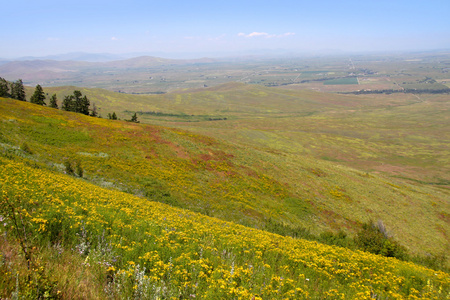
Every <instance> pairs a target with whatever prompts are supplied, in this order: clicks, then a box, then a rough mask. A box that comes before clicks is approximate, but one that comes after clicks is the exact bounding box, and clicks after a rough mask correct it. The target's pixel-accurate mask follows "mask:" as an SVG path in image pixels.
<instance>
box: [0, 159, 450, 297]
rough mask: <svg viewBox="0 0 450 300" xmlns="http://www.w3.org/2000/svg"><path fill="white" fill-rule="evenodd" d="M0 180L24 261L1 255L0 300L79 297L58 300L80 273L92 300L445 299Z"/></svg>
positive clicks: (399, 273) (311, 249) (409, 272)
mask: <svg viewBox="0 0 450 300" xmlns="http://www.w3.org/2000/svg"><path fill="white" fill-rule="evenodd" d="M0 180H1V181H0V182H1V197H2V212H1V213H2V226H1V232H2V237H1V238H2V241H5V240H7V239H14V238H16V239H17V240H19V241H21V243H24V245H23V246H22V247H25V249H23V251H20V250H18V249H17V250H16V251H17V252H18V253H17V256H22V255H23V253H22V252H27V253H28V255H29V262H30V263H31V267H30V268H29V269H27V268H24V267H23V266H22V268H20V264H15V265H14V264H9V263H8V259H7V257H5V256H4V255H5V254H4V253H3V252H2V257H1V265H0V269H1V272H2V274H3V275H2V281H1V283H0V287H1V290H0V291H1V294H2V297H8V295H11V294H12V293H14V292H17V295H18V296H25V295H26V296H30V297H32V298H33V297H37V296H42V295H44V293H46V294H45V295H48V296H52V297H58V296H61V297H62V298H65V297H83V296H87V295H86V294H85V295H83V294H80V295H77V294H75V295H71V294H65V293H69V291H72V292H73V289H74V288H75V287H73V286H70V285H71V284H72V285H74V284H76V283H77V282H80V281H82V280H83V278H82V277H83V276H85V274H91V275H89V276H92V277H93V280H94V282H90V284H91V285H93V286H95V287H96V289H97V294H96V295H95V296H96V297H99V298H102V297H110V298H112V299H115V298H116V299H123V298H127V297H129V298H134V299H180V298H182V299H189V298H195V297H197V298H201V299H204V298H206V299H252V298H253V297H254V298H255V299H256V298H262V299H310V298H311V299H317V298H320V299H373V298H377V299H386V298H388V299H418V298H427V299H448V297H449V295H450V294H449V292H450V290H449V289H450V276H449V274H446V273H444V272H440V271H433V270H430V269H426V268H424V267H419V266H417V265H414V264H412V263H406V262H401V261H398V260H396V259H391V258H383V257H379V256H376V255H373V254H368V253H364V252H359V251H350V250H348V249H344V248H339V247H331V246H326V245H322V244H319V243H316V242H309V241H305V240H301V239H293V238H289V237H282V236H279V235H275V234H271V233H268V232H264V231H261V230H256V229H251V228H248V227H244V226H241V225H237V224H234V223H230V222H226V221H221V220H219V219H215V218H211V217H208V216H204V215H200V214H197V213H193V212H190V211H187V210H183V209H178V208H174V207H171V206H168V205H166V204H161V203H157V202H153V201H151V200H149V199H146V198H143V197H136V196H133V195H130V194H127V193H123V192H119V191H115V190H109V189H105V188H100V187H98V186H95V185H92V184H90V183H88V182H86V181H84V180H81V179H76V178H72V177H69V176H67V175H63V174H57V173H54V172H51V171H48V170H45V169H41V168H36V167H33V166H29V165H28V164H27V162H26V161H25V162H20V161H17V160H11V159H8V158H5V157H1V158H0ZM11 207H14V209H12V208H11ZM14 222H17V224H15V223H14ZM15 227H17V228H15ZM16 230H17V233H16V232H15V231H16ZM2 250H4V249H2ZM68 254H70V255H71V256H76V257H77V259H75V258H74V259H72V260H71V262H72V263H77V264H78V265H72V266H70V267H71V268H73V269H72V274H64V276H61V273H62V272H64V269H63V268H64V265H63V262H62V261H61V260H63V259H64V258H65V257H66V256H67V255H68ZM16 259H17V260H19V258H16ZM23 260H25V258H23ZM23 264H25V262H24V263H23ZM74 270H75V271H74ZM92 274H93V275H92ZM68 276H72V277H75V278H67V277H68ZM77 276H79V277H80V278H76V277H77ZM44 278H45V282H46V283H47V284H46V285H45V286H44V285H43V284H42V282H43V281H44ZM61 279H64V280H61ZM49 282H50V283H51V284H48V283H49ZM39 292H41V293H42V295H41V294H38V293H39ZM82 292H83V291H82ZM84 292H85V293H87V291H84ZM90 292H91V293H93V290H91V291H90ZM90 296H94V295H90Z"/></svg>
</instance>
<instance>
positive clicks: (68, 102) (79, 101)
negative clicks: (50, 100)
mask: <svg viewBox="0 0 450 300" xmlns="http://www.w3.org/2000/svg"><path fill="white" fill-rule="evenodd" d="M89 105H90V101H89V99H88V98H87V97H86V96H83V94H82V93H81V92H80V91H73V95H69V96H65V97H64V100H63V103H62V109H63V110H66V111H73V112H77V113H82V114H85V115H89Z"/></svg>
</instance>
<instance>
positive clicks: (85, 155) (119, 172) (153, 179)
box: [0, 95, 449, 254]
mask: <svg viewBox="0 0 450 300" xmlns="http://www.w3.org/2000/svg"><path fill="white" fill-rule="evenodd" d="M175 97H176V95H175ZM1 107H2V109H1V110H0V118H1V119H2V122H1V123H0V124H1V126H2V130H1V135H0V142H1V143H2V144H1V145H2V148H3V151H6V152H10V151H16V149H19V148H20V147H23V146H24V144H26V148H29V149H30V152H31V153H33V154H32V155H31V158H32V159H33V160H34V161H36V163H38V164H41V165H44V166H46V167H48V168H51V169H54V170H59V171H65V167H64V164H67V163H70V164H72V166H75V165H77V164H78V165H80V166H81V168H82V170H83V177H84V178H85V179H87V180H89V181H91V182H93V183H95V184H97V185H101V186H105V187H112V188H116V189H119V190H122V191H125V192H129V193H132V194H135V195H138V196H144V197H148V198H150V199H152V200H155V201H159V202H163V203H168V204H171V205H173V206H178V207H182V208H186V209H189V210H192V211H196V212H201V213H203V214H206V215H211V216H214V217H219V218H222V219H224V220H228V221H233V222H236V223H239V224H243V225H247V226H251V227H256V228H267V227H268V226H269V227H270V226H271V225H273V223H275V224H277V225H276V226H275V227H277V226H282V227H283V226H287V227H290V228H292V229H293V230H294V231H295V230H296V228H303V229H304V228H306V229H309V230H310V231H312V232H313V233H315V234H318V233H320V232H323V231H326V230H334V231H337V230H344V231H346V232H348V233H350V234H352V233H354V232H355V231H356V230H358V229H359V226H360V224H361V223H363V222H367V221H368V220H370V219H373V220H382V221H383V222H384V224H385V225H386V226H387V228H388V229H389V230H390V231H391V234H392V235H394V236H395V239H396V240H398V241H399V242H400V243H402V244H403V245H405V246H407V247H408V248H409V250H411V251H412V252H414V253H422V254H424V253H433V254H438V253H442V252H444V251H445V250H446V247H447V246H448V232H449V224H448V215H447V212H448V211H449V203H448V198H449V194H448V191H447V190H446V189H442V188H439V187H434V186H432V185H424V184H419V183H417V182H408V181H403V180H400V179H393V178H390V177H385V176H381V175H377V174H375V173H367V172H364V171H359V170H356V169H352V168H349V167H347V166H344V165H342V164H337V163H336V162H330V161H326V160H319V159H317V158H315V157H313V156H310V155H302V154H301V153H295V152H289V151H280V150H277V149H273V148H272V149H270V148H267V147H266V148H264V147H260V146H258V147H252V146H250V145H249V144H250V143H247V144H246V143H236V142H233V139H231V138H230V141H229V142H225V141H223V140H219V139H216V138H214V137H207V136H205V135H199V134H195V133H193V132H192V131H186V130H183V129H175V128H173V129H170V128H166V127H161V126H155V125H146V124H135V123H129V122H123V121H115V122H114V121H109V120H104V119H99V118H92V117H86V116H83V115H80V114H74V113H67V112H61V111H58V110H55V109H49V108H46V107H41V106H36V105H31V104H29V103H23V102H17V101H13V100H2V106H1ZM197 123H198V122H197ZM209 123H211V122H209ZM251 134H252V137H253V138H255V136H256V138H260V139H265V137H264V136H262V135H261V132H260V131H259V132H258V131H253V132H252V133H251ZM258 135H259V137H258Z"/></svg>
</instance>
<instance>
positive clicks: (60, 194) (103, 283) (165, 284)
mask: <svg viewBox="0 0 450 300" xmlns="http://www.w3.org/2000/svg"><path fill="white" fill-rule="evenodd" d="M253 88H254V87H252V89H251V91H252V92H253V93H254V92H255V90H253ZM223 89H225V90H227V91H229V92H233V93H234V95H235V96H237V95H242V98H241V101H240V103H241V105H243V103H242V100H243V99H245V97H244V96H245V94H246V92H248V91H246V89H245V88H244V87H243V86H241V85H236V86H232V87H230V86H226V87H223ZM266 89H267V88H263V90H265V91H268V90H266ZM216 92H218V91H216ZM261 92H262V91H261V90H260V91H259V93H261ZM275 92H277V93H279V91H277V90H275ZM118 96H119V97H120V96H121V95H120V94H119V95H118ZM198 96H199V95H198ZM279 96H280V95H279ZM297 96H299V95H297ZM135 97H138V99H141V97H140V96H135ZM192 98H196V99H197V98H199V97H192ZM192 98H191V99H192ZM306 98H310V97H306ZM315 98H316V101H319V104H320V99H319V97H318V96H317V97H315ZM355 99H356V98H355ZM175 100H177V97H175ZM181 100H182V99H181ZM323 100H325V99H323ZM335 100H336V99H335ZM0 101H1V102H0V107H1V109H0V120H1V122H0V126H1V131H0V133H1V134H0V142H1V144H0V146H1V148H0V149H1V151H0V169H1V172H0V174H1V175H0V188H1V194H2V199H1V201H2V202H1V204H2V206H1V211H0V214H1V217H2V222H3V226H2V228H1V229H0V230H1V231H0V233H1V234H2V239H3V243H2V244H1V245H0V255H1V264H0V270H1V272H2V274H4V276H2V280H1V281H0V293H1V295H2V297H9V296H11V295H12V296H14V297H15V296H16V295H17V296H20V297H25V298H38V297H53V298H64V299H65V298H89V299H97V298H124V297H125V298H126V297H129V298H148V297H153V298H155V299H156V298H159V297H166V298H171V299H174V298H180V297H181V298H185V297H190V295H196V297H200V298H207V299H217V298H221V299H236V298H237V299H248V298H255V299H256V298H258V297H261V298H262V299H265V298H271V299H285V298H292V299H294V298H295V299H297V298H299V299H315V298H318V297H319V298H323V297H327V298H329V299H335V298H336V297H339V298H342V299H347V298H348V299H370V298H371V297H372V295H373V294H374V293H376V294H377V295H383V296H385V297H390V298H394V299H403V298H410V299H415V297H416V298H431V299H445V298H446V297H447V295H448V293H449V292H450V291H449V288H450V287H449V285H450V277H449V275H448V274H447V273H444V272H441V271H437V270H431V269H427V268H425V267H421V266H418V265H415V264H413V263H410V262H402V261H399V260H397V259H393V258H385V257H382V256H378V255H374V254H370V253H365V252H361V251H352V250H350V249H348V248H341V247H337V246H327V245H324V244H320V243H317V242H311V241H306V240H304V239H299V238H296V239H293V238H291V237H283V236H281V235H278V234H272V233H269V232H267V230H268V231H272V232H278V233H282V234H286V233H288V235H289V233H296V234H299V236H308V235H304V233H305V232H304V230H305V229H306V231H308V230H307V228H309V230H311V233H314V232H315V233H316V234H318V233H320V232H322V233H326V234H324V235H320V236H321V237H322V239H323V241H328V242H332V240H330V238H331V237H333V236H334V235H333V234H331V235H330V232H333V231H338V230H341V231H342V230H344V231H346V232H347V233H348V234H350V235H351V236H352V235H353V234H354V232H355V231H357V230H359V228H360V224H361V223H363V222H366V221H367V220H368V219H370V218H372V219H375V218H376V219H378V220H382V221H383V223H384V224H385V226H386V227H387V228H388V230H389V234H390V235H392V236H394V237H395V241H398V242H399V243H401V244H403V245H405V246H406V247H407V249H408V251H410V252H411V253H412V254H414V253H415V254H420V255H422V257H427V255H428V256H430V255H433V256H430V257H440V256H439V255H440V254H442V253H443V252H444V251H445V249H446V247H447V245H448V240H446V236H447V232H448V222H447V221H446V220H445V218H446V217H447V216H448V215H446V212H447V211H448V209H449V207H448V205H449V204H448V198H449V193H448V190H447V189H442V188H441V187H440V186H437V185H433V184H423V183H419V182H416V181H412V182H411V181H404V180H403V179H400V178H393V177H390V176H386V175H382V174H377V173H376V172H363V171H360V170H357V169H355V168H349V167H345V166H343V165H342V164H341V163H336V162H332V161H330V160H334V159H330V158H329V157H328V158H327V159H326V160H321V159H318V158H314V156H313V155H311V153H309V154H308V152H307V151H305V152H300V153H299V152H298V151H299V150H300V149H301V148H299V141H297V142H296V143H295V144H292V143H291V145H290V147H288V142H287V141H283V140H281V141H280V140H279V138H277V140H278V141H277V142H276V143H273V142H274V139H273V138H274V135H273V134H268V132H267V131H266V130H267V126H268V125H269V124H271V126H274V125H276V124H275V123H272V122H273V121H270V123H267V122H265V125H264V126H265V127H266V130H261V128H260V129H259V130H254V129H250V128H248V129H244V128H241V129H240V131H239V134H238V135H239V136H240V138H239V139H238V140H232V139H230V140H229V142H226V141H225V140H223V139H221V138H220V139H219V138H213V137H207V136H205V135H199V134H196V133H193V131H185V130H183V129H181V128H169V127H161V126H156V125H148V124H136V123H130V122H124V121H113V120H105V119H99V118H93V117H88V116H83V115H80V114H76V113H69V112H62V111H59V110H56V109H51V108H46V107H41V106H37V105H34V104H30V103H25V102H19V101H16V100H9V99H0ZM136 101H137V100H136ZM247 101H248V100H247ZM299 102H300V103H303V105H311V103H309V104H308V103H304V100H303V101H299ZM319 104H318V105H319ZM343 104H345V106H344V107H346V108H348V105H349V103H348V102H343V103H342V102H340V103H335V105H334V109H336V108H337V107H340V106H342V105H343ZM247 105H248V103H247ZM247 105H243V106H242V108H241V109H243V110H247V109H248V106H247ZM297 105H299V103H297ZM189 107H191V109H193V108H192V106H189ZM330 109H331V108H330ZM260 113H261V112H260ZM265 113H267V112H265ZM291 113H292V112H291ZM279 114H280V112H277V114H276V115H277V116H276V117H275V118H276V119H280V115H279ZM378 114H380V112H378ZM319 115H320V114H319ZM314 116H315V118H314V120H315V121H317V120H320V119H321V118H320V117H318V114H314ZM304 117H308V116H307V115H303V116H297V118H300V119H302V118H304ZM310 117H311V116H310ZM155 118H158V117H155ZM241 118H242V117H241ZM281 119H282V118H281ZM257 120H258V118H255V119H254V121H257ZM291 120H292V119H291ZM237 121H242V119H240V120H239V119H237ZM266 121H267V120H266ZM220 122H222V123H224V122H228V120H220V121H205V122H204V123H203V125H205V124H216V125H217V124H218V123H220ZM200 123H201V122H192V123H190V124H197V125H200ZM172 124H175V123H172ZM248 124H250V123H248ZM185 125H186V124H185ZM185 125H184V126H185ZM240 125H244V124H243V123H240ZM261 125H262V124H261ZM261 125H260V126H261ZM311 125H312V123H311ZM253 126H255V125H253ZM55 127H56V128H58V131H57V132H56V133H55ZM80 128H82V130H80ZM210 131H212V128H210ZM217 131H220V130H217ZM317 138H319V139H320V138H322V134H321V135H320V136H318V137H317ZM257 141H259V142H260V143H257ZM261 142H262V143H261ZM267 142H270V143H268V144H265V143H267ZM276 145H280V146H281V145H284V146H283V147H281V148H279V147H277V146H276ZM295 147H296V148H295ZM294 149H296V151H293V150H294ZM67 163H71V164H72V166H73V167H74V171H75V173H74V174H73V175H70V173H69V169H68V168H67ZM78 166H79V167H78ZM79 168H80V169H81V170H82V172H80V171H79ZM158 202H159V203H158ZM387 208H389V209H387ZM199 213H201V214H199ZM208 216H213V217H214V218H212V217H208ZM417 220H420V222H418V221H417ZM230 221H232V222H230ZM5 224H6V225H5ZM239 224H241V225H239ZM300 224H301V225H300ZM242 225H245V226H242ZM252 228H253V229H252ZM261 229H265V230H261ZM6 232H8V234H6ZM302 232H303V233H302ZM352 232H353V233H352ZM302 234H303V235H302ZM337 236H338V235H336V236H334V237H335V238H336V237H337ZM326 237H328V239H327V238H326ZM341 242H349V240H348V239H345V238H343V236H341ZM392 245H394V244H392ZM347 247H349V245H347ZM426 253H431V254H426ZM438 261H439V260H438ZM431 262H433V260H432V261H431ZM436 262H437V261H434V265H433V266H434V267H435V268H438V267H441V268H442V267H444V265H442V263H444V264H445V262H443V261H442V260H441V261H440V265H439V264H436ZM430 265H431V264H430ZM444 268H445V267H444Z"/></svg>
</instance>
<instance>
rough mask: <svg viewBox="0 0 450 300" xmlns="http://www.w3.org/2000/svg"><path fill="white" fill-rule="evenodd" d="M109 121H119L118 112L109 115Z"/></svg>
mask: <svg viewBox="0 0 450 300" xmlns="http://www.w3.org/2000/svg"><path fill="white" fill-rule="evenodd" d="M108 119H110V120H117V115H116V112H113V113H112V114H111V113H108Z"/></svg>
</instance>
